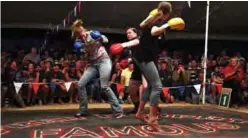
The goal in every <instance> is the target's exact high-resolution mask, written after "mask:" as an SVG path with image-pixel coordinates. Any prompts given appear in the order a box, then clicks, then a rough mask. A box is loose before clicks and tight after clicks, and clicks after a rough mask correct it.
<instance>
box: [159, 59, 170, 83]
mask: <svg viewBox="0 0 248 138" xmlns="http://www.w3.org/2000/svg"><path fill="white" fill-rule="evenodd" d="M160 66H161V70H159V76H160V79H161V82H162V85H163V87H171V85H172V72H171V71H170V70H169V69H168V68H167V62H161V65H160Z"/></svg>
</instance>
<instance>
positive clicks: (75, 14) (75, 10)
mask: <svg viewBox="0 0 248 138" xmlns="http://www.w3.org/2000/svg"><path fill="white" fill-rule="evenodd" d="M74 16H75V17H76V16H77V6H76V7H75V8H74Z"/></svg>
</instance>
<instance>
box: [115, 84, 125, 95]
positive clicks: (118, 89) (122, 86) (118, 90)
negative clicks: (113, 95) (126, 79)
mask: <svg viewBox="0 0 248 138" xmlns="http://www.w3.org/2000/svg"><path fill="white" fill-rule="evenodd" d="M116 89H117V92H118V93H120V91H121V89H124V85H122V84H120V83H117V84H116Z"/></svg>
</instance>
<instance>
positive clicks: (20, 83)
mask: <svg viewBox="0 0 248 138" xmlns="http://www.w3.org/2000/svg"><path fill="white" fill-rule="evenodd" d="M22 84H23V83H22V82H14V86H15V90H16V93H17V94H18V93H19V91H20V89H21V87H22Z"/></svg>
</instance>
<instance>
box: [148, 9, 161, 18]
mask: <svg viewBox="0 0 248 138" xmlns="http://www.w3.org/2000/svg"><path fill="white" fill-rule="evenodd" d="M149 15H151V16H159V15H161V12H159V11H158V9H154V10H152V11H151V12H150V13H149Z"/></svg>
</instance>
